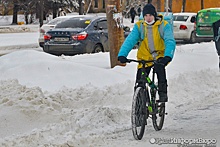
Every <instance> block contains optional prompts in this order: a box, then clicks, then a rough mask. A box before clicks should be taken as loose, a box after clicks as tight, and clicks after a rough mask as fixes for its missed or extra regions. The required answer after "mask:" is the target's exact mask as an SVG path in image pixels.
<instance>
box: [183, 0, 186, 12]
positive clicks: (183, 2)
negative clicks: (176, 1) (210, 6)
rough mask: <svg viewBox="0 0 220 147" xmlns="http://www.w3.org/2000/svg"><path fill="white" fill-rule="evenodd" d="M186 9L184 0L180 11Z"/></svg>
mask: <svg viewBox="0 0 220 147" xmlns="http://www.w3.org/2000/svg"><path fill="white" fill-rule="evenodd" d="M185 9H186V0H183V1H182V12H185Z"/></svg>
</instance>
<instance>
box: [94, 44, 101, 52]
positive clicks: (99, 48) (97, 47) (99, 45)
mask: <svg viewBox="0 0 220 147" xmlns="http://www.w3.org/2000/svg"><path fill="white" fill-rule="evenodd" d="M99 52H103V47H102V45H101V44H96V45H95V47H94V50H93V53H99Z"/></svg>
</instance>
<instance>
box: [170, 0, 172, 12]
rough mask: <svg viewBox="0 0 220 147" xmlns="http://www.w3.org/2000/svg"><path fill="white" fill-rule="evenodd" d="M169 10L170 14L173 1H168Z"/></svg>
mask: <svg viewBox="0 0 220 147" xmlns="http://www.w3.org/2000/svg"><path fill="white" fill-rule="evenodd" d="M169 8H170V12H172V11H173V10H172V9H173V0H169Z"/></svg>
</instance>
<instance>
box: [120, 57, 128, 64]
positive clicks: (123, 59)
mask: <svg viewBox="0 0 220 147" xmlns="http://www.w3.org/2000/svg"><path fill="white" fill-rule="evenodd" d="M118 61H120V62H121V63H126V62H127V61H128V59H127V58H126V57H124V56H119V57H118Z"/></svg>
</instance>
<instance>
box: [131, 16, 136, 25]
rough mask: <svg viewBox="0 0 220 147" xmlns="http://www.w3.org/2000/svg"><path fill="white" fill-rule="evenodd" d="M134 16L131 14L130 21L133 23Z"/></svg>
mask: <svg viewBox="0 0 220 147" xmlns="http://www.w3.org/2000/svg"><path fill="white" fill-rule="evenodd" d="M134 18H135V15H134V16H133V15H132V16H131V23H134Z"/></svg>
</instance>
